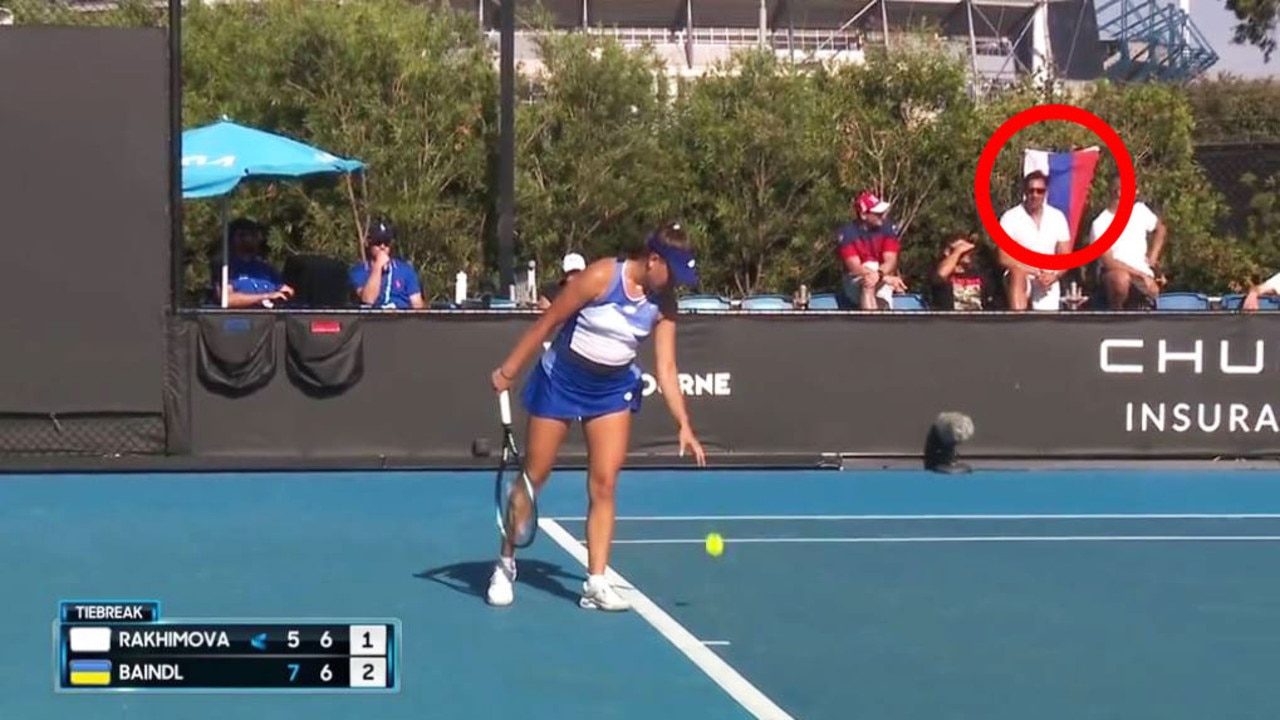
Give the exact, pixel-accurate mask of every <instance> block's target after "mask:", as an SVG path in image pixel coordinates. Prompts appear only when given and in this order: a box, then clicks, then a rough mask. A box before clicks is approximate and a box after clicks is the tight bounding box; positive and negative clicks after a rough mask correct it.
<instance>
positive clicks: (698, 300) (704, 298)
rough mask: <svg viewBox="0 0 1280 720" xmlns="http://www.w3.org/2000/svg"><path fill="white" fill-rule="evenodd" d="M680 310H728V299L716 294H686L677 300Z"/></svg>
mask: <svg viewBox="0 0 1280 720" xmlns="http://www.w3.org/2000/svg"><path fill="white" fill-rule="evenodd" d="M679 306H680V309H681V310H728V309H729V308H730V307H731V306H730V304H729V301H728V300H726V299H724V298H722V297H720V296H718V295H686V296H684V297H682V298H680V300H679Z"/></svg>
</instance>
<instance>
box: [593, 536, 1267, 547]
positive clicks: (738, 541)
mask: <svg viewBox="0 0 1280 720" xmlns="http://www.w3.org/2000/svg"><path fill="white" fill-rule="evenodd" d="M1245 541H1252V542H1277V541H1280V535H989V536H982V535H973V536H967V537H966V536H962V535H951V536H941V537H817V538H725V539H724V542H725V544H726V545H745V544H760V545H767V544H771V543H799V544H806V543H811V544H820V543H837V544H845V543H866V544H876V543H1001V542H1245ZM706 542H707V539H706V538H688V539H686V538H650V539H644V540H614V541H613V544H614V545H705V544H706Z"/></svg>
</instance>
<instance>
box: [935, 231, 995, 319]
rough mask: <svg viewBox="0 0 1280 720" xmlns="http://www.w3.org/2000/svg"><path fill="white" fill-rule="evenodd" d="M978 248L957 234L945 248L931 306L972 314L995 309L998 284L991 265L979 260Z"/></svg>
mask: <svg viewBox="0 0 1280 720" xmlns="http://www.w3.org/2000/svg"><path fill="white" fill-rule="evenodd" d="M977 254H978V253H977V245H975V244H974V243H973V240H972V239H971V238H968V237H965V236H964V235H957V236H955V237H954V238H952V240H951V242H949V243H947V245H946V247H944V248H943V249H942V261H941V262H939V263H938V267H937V269H936V270H935V271H934V274H933V302H932V306H933V307H934V308H936V309H938V310H953V311H957V312H971V311H975V310H990V309H992V308H994V307H995V306H996V288H997V286H998V285H999V283H998V282H997V281H996V280H994V279H993V278H992V277H991V270H990V266H989V265H988V264H987V263H985V262H982V261H981V260H978V258H977V257H976V256H977Z"/></svg>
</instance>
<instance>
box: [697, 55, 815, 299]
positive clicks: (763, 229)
mask: <svg viewBox="0 0 1280 720" xmlns="http://www.w3.org/2000/svg"><path fill="white" fill-rule="evenodd" d="M827 107H828V106H827V103H826V102H825V98H824V96H823V95H822V93H821V92H819V89H818V86H817V84H816V83H815V82H814V81H813V78H812V76H809V75H807V74H803V73H800V72H796V71H795V70H794V69H792V68H790V67H789V66H788V65H786V64H784V63H782V62H780V61H779V60H778V59H777V58H776V57H775V56H774V55H773V54H772V53H768V52H756V51H748V52H745V53H743V54H741V55H739V56H737V57H736V58H735V61H734V62H733V63H732V64H730V65H726V66H725V67H723V68H722V69H721V71H719V72H715V73H713V74H711V75H708V76H704V77H702V78H700V79H698V80H697V81H694V82H690V83H688V84H687V86H686V87H685V88H684V89H683V91H682V92H681V94H680V96H679V98H678V101H677V102H676V104H675V108H674V110H673V112H674V113H675V116H676V119H675V124H676V133H677V134H678V136H679V142H680V146H681V150H682V152H683V155H684V161H685V162H686V163H687V165H688V167H689V169H690V172H691V174H692V186H691V194H690V205H691V206H692V208H693V209H692V212H691V214H692V216H693V217H694V218H696V221H695V223H696V226H697V228H698V229H699V230H700V231H701V232H700V235H702V236H703V237H705V238H706V247H705V249H704V251H703V252H704V255H705V256H706V257H707V258H708V260H709V261H710V262H709V263H708V264H707V266H706V267H705V268H704V272H703V276H704V277H705V278H706V280H705V284H706V288H707V289H709V290H719V291H724V292H734V293H737V294H751V293H755V292H759V291H762V290H774V291H777V290H780V289H782V288H784V287H785V286H786V285H788V284H793V283H794V281H795V280H797V279H802V278H797V277H795V273H796V272H798V271H801V270H803V269H806V268H807V266H808V265H809V264H810V263H809V262H808V260H809V256H811V254H812V253H813V252H814V250H815V246H814V240H815V239H816V238H817V237H820V235H816V234H815V233H814V228H815V223H823V222H828V221H829V219H828V218H824V217H823V215H824V214H825V211H826V210H828V209H829V205H830V198H831V197H833V196H834V188H835V182H836V172H835V162H834V161H835V157H834V154H833V152H832V149H833V148H834V147H835V144H836V143H835V141H836V139H837V135H836V130H837V123H836V120H837V118H835V117H833V116H831V115H830V113H829V112H826V110H827ZM824 198H826V199H827V200H826V202H824V201H823V199H824ZM819 245H820V242H819Z"/></svg>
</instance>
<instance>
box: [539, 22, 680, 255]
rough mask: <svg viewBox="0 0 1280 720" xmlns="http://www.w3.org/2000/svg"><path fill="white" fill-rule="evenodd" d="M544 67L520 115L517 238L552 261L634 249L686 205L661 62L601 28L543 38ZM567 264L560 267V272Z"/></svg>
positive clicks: (542, 54)
mask: <svg viewBox="0 0 1280 720" xmlns="http://www.w3.org/2000/svg"><path fill="white" fill-rule="evenodd" d="M539 50H540V52H539V55H540V59H541V62H542V65H543V69H542V70H541V71H539V72H538V74H537V75H536V77H534V78H533V79H531V80H530V81H528V83H527V86H526V90H525V94H526V95H527V96H528V97H530V98H532V100H531V101H530V102H528V103H525V104H522V105H520V106H519V108H518V109H517V112H516V123H517V135H518V139H517V143H518V150H517V161H516V173H517V195H516V207H517V215H516V217H517V222H516V227H517V238H518V245H519V248H518V251H519V255H520V257H521V258H522V259H533V260H536V261H537V262H538V264H539V266H540V267H547V268H548V269H550V268H551V267H553V266H555V265H556V264H557V263H558V261H559V259H560V256H561V255H563V254H564V253H565V252H568V251H580V252H585V253H586V254H587V256H588V257H590V258H592V259H596V258H599V257H603V256H608V255H613V254H616V253H617V252H619V251H622V250H626V249H629V248H630V247H632V246H634V245H635V244H636V243H637V242H638V241H639V240H641V239H642V238H643V237H644V235H645V233H646V232H648V231H649V230H650V229H651V228H653V227H655V226H656V225H657V224H658V223H660V222H662V221H663V220H664V219H666V218H668V217H674V216H675V215H677V214H678V213H679V212H680V211H681V210H682V207H681V205H682V203H681V200H682V198H683V195H684V188H683V182H684V178H683V175H682V169H681V167H680V164H679V162H678V161H677V159H676V158H675V157H673V156H672V155H671V153H670V152H668V151H667V149H666V147H665V146H664V143H665V140H664V138H665V137H666V136H667V122H668V120H669V116H668V113H667V110H666V101H667V97H666V96H667V90H666V86H665V83H661V82H658V78H659V77H660V72H661V66H660V64H659V61H658V60H657V59H656V58H655V57H654V56H653V55H652V53H650V52H649V51H647V50H637V51H628V50H626V49H624V48H623V47H622V46H621V45H620V44H619V43H618V42H616V41H615V40H613V39H609V38H603V37H600V36H594V35H585V34H583V35H577V34H574V35H551V36H544V37H543V38H541V39H540V41H539ZM553 272H558V271H553Z"/></svg>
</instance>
